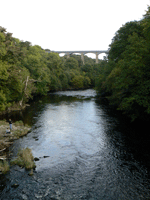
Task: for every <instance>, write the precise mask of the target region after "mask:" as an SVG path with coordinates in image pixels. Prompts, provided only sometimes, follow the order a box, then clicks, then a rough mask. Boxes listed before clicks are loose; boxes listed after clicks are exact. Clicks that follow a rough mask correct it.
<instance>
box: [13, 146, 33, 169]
mask: <svg viewBox="0 0 150 200" xmlns="http://www.w3.org/2000/svg"><path fill="white" fill-rule="evenodd" d="M11 164H12V165H19V166H20V167H25V168H26V169H28V170H29V169H34V168H35V167H36V165H35V163H34V157H33V155H32V152H31V149H29V148H26V149H22V150H20V151H19V152H18V157H17V159H15V160H13V161H11Z"/></svg>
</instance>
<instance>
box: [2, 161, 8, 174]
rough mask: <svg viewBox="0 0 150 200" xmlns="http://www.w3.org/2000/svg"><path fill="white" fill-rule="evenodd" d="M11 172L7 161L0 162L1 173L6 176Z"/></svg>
mask: <svg viewBox="0 0 150 200" xmlns="http://www.w3.org/2000/svg"><path fill="white" fill-rule="evenodd" d="M8 171H9V164H8V162H7V161H6V160H4V161H0V172H2V174H6V173H7V172H8Z"/></svg>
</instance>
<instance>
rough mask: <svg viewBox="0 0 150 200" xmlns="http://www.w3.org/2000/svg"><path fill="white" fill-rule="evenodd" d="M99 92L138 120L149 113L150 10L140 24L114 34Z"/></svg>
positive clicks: (127, 25) (126, 25) (129, 26)
mask: <svg viewBox="0 0 150 200" xmlns="http://www.w3.org/2000/svg"><path fill="white" fill-rule="evenodd" d="M102 68H103V70H102V72H101V74H100V75H99V77H98V79H97V90H98V91H99V93H100V94H101V95H104V96H105V97H107V99H108V100H109V102H110V104H112V105H114V106H116V107H117V109H118V110H121V111H122V112H123V113H125V114H127V115H128V116H130V117H131V119H132V120H135V119H136V118H139V117H143V118H144V117H145V118H147V117H149V114H150V7H148V10H147V12H146V14H145V15H144V18H143V19H142V20H141V21H134V22H128V23H126V24H125V25H124V26H122V27H121V28H120V29H119V30H118V31H117V32H116V34H115V37H114V38H113V40H112V43H111V44H110V49H109V55H108V60H107V63H105V65H104V66H103V67H102Z"/></svg>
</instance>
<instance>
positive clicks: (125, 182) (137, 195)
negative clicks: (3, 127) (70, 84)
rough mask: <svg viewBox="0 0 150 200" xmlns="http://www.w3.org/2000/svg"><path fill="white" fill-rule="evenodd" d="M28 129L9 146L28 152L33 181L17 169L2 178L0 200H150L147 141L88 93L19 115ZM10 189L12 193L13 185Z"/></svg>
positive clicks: (42, 103)
mask: <svg viewBox="0 0 150 200" xmlns="http://www.w3.org/2000/svg"><path fill="white" fill-rule="evenodd" d="M11 118H13V120H15V119H17V120H18V118H19V119H22V120H23V121H24V123H27V124H30V125H31V126H32V129H31V132H30V133H29V134H28V135H27V136H25V137H23V138H20V139H19V140H17V141H15V143H14V144H13V145H12V146H11V148H10V151H12V152H13V155H12V158H14V157H15V156H16V154H17V152H18V150H19V149H21V148H26V147H29V148H31V149H32V152H33V155H34V157H37V158H39V161H36V169H35V171H34V175H33V176H29V175H28V173H29V172H28V171H26V170H25V169H22V168H19V167H18V166H14V167H11V170H10V172H9V173H8V174H7V175H5V176H4V177H2V180H1V182H0V183H1V191H0V192H1V195H0V199H2V200H5V199H9V200H10V199H15V200H18V199H25V200H28V199H29V200H32V199H33V200H34V199H47V200H51V199H53V200H57V199H60V200H61V199H62V200H80V199H84V200H86V199H87V200H101V199H102V200H105V199H106V200H109V199H110V200H113V199H114V200H117V199H120V200H124V199H129V200H132V199H135V200H138V199H150V176H149V175H150V174H149V172H150V168H149V167H150V152H149V150H148V144H149V139H148V138H146V139H143V137H145V136H143V134H145V130H144V128H143V129H142V130H141V131H140V134H137V132H138V131H139V130H137V129H134V128H133V127H131V126H130V125H129V123H127V122H126V120H124V119H123V118H119V116H118V115H116V114H115V113H112V112H110V110H109V107H108V106H106V105H104V104H102V103H100V102H99V101H98V100H97V97H96V92H95V91H94V90H91V89H89V90H83V91H64V92H56V93H52V94H49V95H48V96H47V97H43V98H40V99H38V98H37V99H36V100H35V101H34V102H32V103H31V106H30V107H28V108H27V109H26V110H25V111H24V112H23V113H13V114H12V116H11ZM15 184H16V187H14V185H15Z"/></svg>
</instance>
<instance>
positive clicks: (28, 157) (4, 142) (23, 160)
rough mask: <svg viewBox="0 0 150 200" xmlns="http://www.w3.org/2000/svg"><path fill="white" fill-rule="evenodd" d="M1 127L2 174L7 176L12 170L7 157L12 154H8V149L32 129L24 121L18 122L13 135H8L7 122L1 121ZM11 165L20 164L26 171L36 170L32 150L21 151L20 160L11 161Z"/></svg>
mask: <svg viewBox="0 0 150 200" xmlns="http://www.w3.org/2000/svg"><path fill="white" fill-rule="evenodd" d="M0 127H1V129H0V172H2V173H4V174H5V173H7V172H8V171H9V169H10V166H9V162H8V161H7V157H8V156H9V154H10V152H7V149H8V147H9V146H10V145H11V144H12V142H13V141H14V140H16V139H18V138H20V137H23V136H25V135H26V134H27V133H28V132H29V131H30V127H29V126H28V125H24V124H23V122H22V121H17V122H15V123H13V130H12V133H11V134H6V128H7V127H8V122H6V120H1V121H0ZM11 164H18V165H19V166H22V167H25V168H26V169H33V168H35V164H34V161H33V156H32V153H31V150H30V149H29V148H26V149H23V150H20V151H19V152H18V158H17V159H16V160H14V161H11Z"/></svg>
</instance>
